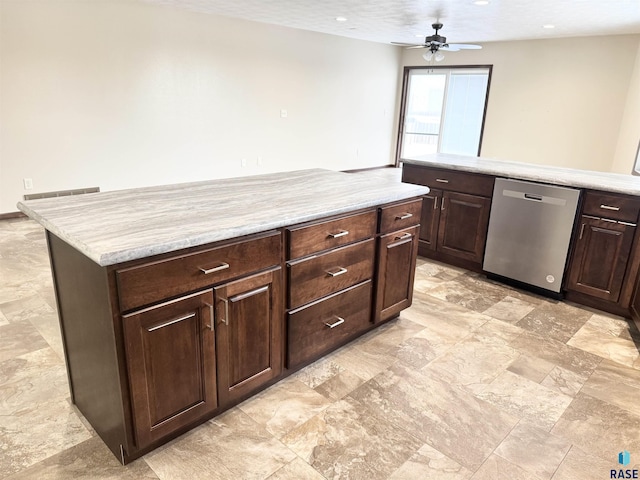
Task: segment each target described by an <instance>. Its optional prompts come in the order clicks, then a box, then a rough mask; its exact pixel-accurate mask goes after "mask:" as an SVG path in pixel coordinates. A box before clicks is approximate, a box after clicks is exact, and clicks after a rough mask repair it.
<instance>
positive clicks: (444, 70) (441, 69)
mask: <svg viewBox="0 0 640 480" xmlns="http://www.w3.org/2000/svg"><path fill="white" fill-rule="evenodd" d="M478 69H482V70H488V79H487V92H486V97H485V102H484V112H483V115H482V126H481V127H480V140H479V142H478V152H477V155H478V156H480V151H481V149H482V136H483V134H484V123H485V119H486V116H487V105H488V103H489V89H490V87H491V73H492V69H493V65H442V66H428V67H405V68H404V75H403V80H402V96H401V103H400V119H399V120H400V121H399V125H398V140H397V143H396V166H399V165H400V163H401V162H402V160H403V158H402V143H403V141H404V135H405V132H404V129H405V116H406V109H407V103H408V102H407V95H408V94H409V80H410V75H411V72H412V71H415V70H433V71H434V73H438V74H445V75H446V77H447V80H446V82H445V90H444V100H443V103H442V112H441V121H440V130H439V132H438V148H437V150H438V152H439V151H440V146H441V142H442V129H443V127H444V124H445V118H444V117H445V115H446V103H447V92H448V88H449V77H450V75H451V73H452V72H453V73H474V71H476V70H478Z"/></svg>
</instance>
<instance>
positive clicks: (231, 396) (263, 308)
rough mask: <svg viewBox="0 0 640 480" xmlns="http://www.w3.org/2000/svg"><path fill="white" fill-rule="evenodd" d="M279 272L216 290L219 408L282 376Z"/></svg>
mask: <svg viewBox="0 0 640 480" xmlns="http://www.w3.org/2000/svg"><path fill="white" fill-rule="evenodd" d="M281 277H282V269H281V268H280V267H278V268H274V269H272V270H269V271H268V272H263V273H259V274H255V275H251V276H249V277H245V278H242V279H240V280H236V281H233V282H229V283H226V284H224V285H220V286H218V287H215V288H214V291H215V305H216V307H215V308H216V315H215V317H216V318H215V321H216V329H217V331H216V339H215V340H216V348H217V351H218V395H219V397H220V405H221V406H226V405H228V404H229V403H231V402H233V401H234V400H237V399H238V398H241V397H243V396H246V395H247V394H249V393H251V392H252V391H254V390H256V389H257V388H259V387H260V386H261V385H263V384H265V383H266V382H268V381H269V380H271V379H273V378H275V377H277V376H278V375H279V374H280V373H281V372H282V356H283V351H282V317H283V310H282V300H281V297H282V289H281Z"/></svg>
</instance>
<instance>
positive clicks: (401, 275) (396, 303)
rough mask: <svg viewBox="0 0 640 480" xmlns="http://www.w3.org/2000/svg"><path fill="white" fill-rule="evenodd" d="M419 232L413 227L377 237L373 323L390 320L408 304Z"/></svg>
mask: <svg viewBox="0 0 640 480" xmlns="http://www.w3.org/2000/svg"><path fill="white" fill-rule="evenodd" d="M418 229H419V227H417V226H416V227H412V228H409V229H406V230H400V231H397V232H393V233H388V234H386V235H383V236H381V237H380V241H379V244H378V277H377V291H376V315H375V321H376V322H380V321H383V320H387V319H389V318H392V317H394V316H396V315H398V313H400V311H402V310H404V309H405V308H407V307H408V306H410V305H411V301H412V299H413V279H414V273H415V265H416V256H417V254H418Z"/></svg>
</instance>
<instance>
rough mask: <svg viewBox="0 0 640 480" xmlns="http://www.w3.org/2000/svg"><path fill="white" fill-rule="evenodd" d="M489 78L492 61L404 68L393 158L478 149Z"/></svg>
mask: <svg viewBox="0 0 640 480" xmlns="http://www.w3.org/2000/svg"><path fill="white" fill-rule="evenodd" d="M490 78H491V66H479V67H476V66H473V67H412V68H410V67H407V68H405V72H404V83H403V88H402V99H403V101H402V111H401V112H400V132H399V142H398V154H397V157H398V161H401V160H402V159H405V158H406V159H414V158H419V157H420V156H422V155H426V154H429V153H456V154H460V155H479V154H480V144H481V141H482V130H483V127H484V116H485V111H486V103H487V98H488V97H489V82H490Z"/></svg>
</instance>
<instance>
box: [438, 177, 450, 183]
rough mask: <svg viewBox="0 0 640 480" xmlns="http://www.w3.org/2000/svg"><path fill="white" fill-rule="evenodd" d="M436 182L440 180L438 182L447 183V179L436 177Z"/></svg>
mask: <svg viewBox="0 0 640 480" xmlns="http://www.w3.org/2000/svg"><path fill="white" fill-rule="evenodd" d="M436 182H440V183H449V180H446V179H444V178H436Z"/></svg>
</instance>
